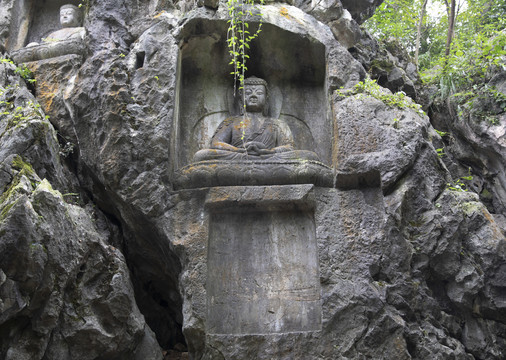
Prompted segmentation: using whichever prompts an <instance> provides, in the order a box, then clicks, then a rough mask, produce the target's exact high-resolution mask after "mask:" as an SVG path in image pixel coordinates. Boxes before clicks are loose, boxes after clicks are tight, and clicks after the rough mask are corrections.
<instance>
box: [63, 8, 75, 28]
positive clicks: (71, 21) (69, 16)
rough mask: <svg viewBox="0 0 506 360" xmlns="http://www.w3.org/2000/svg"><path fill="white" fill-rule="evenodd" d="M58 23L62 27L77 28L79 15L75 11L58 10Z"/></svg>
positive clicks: (68, 9) (69, 9)
mask: <svg viewBox="0 0 506 360" xmlns="http://www.w3.org/2000/svg"><path fill="white" fill-rule="evenodd" d="M60 23H61V25H62V27H64V28H68V27H78V26H79V14H78V13H77V11H76V10H75V9H71V8H67V9H61V10H60Z"/></svg>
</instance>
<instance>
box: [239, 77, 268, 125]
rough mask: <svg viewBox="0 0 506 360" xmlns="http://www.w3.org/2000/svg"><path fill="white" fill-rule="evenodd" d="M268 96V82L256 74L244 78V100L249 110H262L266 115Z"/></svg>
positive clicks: (254, 111) (253, 111) (255, 111)
mask: <svg viewBox="0 0 506 360" xmlns="http://www.w3.org/2000/svg"><path fill="white" fill-rule="evenodd" d="M268 97H269V94H268V88H267V82H266V81H265V80H263V79H260V78H257V77H255V76H252V77H249V78H247V79H244V100H245V103H246V111H247V112H252V113H258V112H262V113H264V115H265V110H266V104H267V99H268Z"/></svg>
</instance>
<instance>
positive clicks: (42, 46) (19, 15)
mask: <svg viewBox="0 0 506 360" xmlns="http://www.w3.org/2000/svg"><path fill="white" fill-rule="evenodd" d="M67 4H69V5H74V6H78V5H79V1H78V0H16V1H15V4H14V6H13V10H12V11H13V13H12V19H13V21H12V22H11V28H10V35H9V39H8V41H7V50H8V51H9V52H10V54H11V58H12V59H13V60H14V61H15V62H18V63H22V62H29V61H38V60H43V59H49V58H53V57H57V56H62V55H69V54H76V55H83V54H84V50H85V48H84V44H83V41H82V36H83V35H84V28H81V27H75V28H73V29H75V30H74V31H73V32H74V33H75V34H76V35H74V36H72V38H71V39H70V38H69V39H68V40H60V41H56V39H55V40H53V41H52V40H51V39H50V38H49V37H50V35H51V34H54V33H55V32H56V31H58V30H61V29H62V25H61V24H60V8H61V6H63V5H67ZM79 12H80V13H81V14H80V17H81V25H80V26H82V21H83V15H82V10H81V9H79ZM43 39H47V41H46V42H44V41H43ZM34 43H37V45H33V44H34ZM29 44H30V46H28V47H27V45H29Z"/></svg>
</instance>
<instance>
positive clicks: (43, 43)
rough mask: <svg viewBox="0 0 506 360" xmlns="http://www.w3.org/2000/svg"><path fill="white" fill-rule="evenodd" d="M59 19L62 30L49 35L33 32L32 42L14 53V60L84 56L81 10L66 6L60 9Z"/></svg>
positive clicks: (70, 5)
mask: <svg viewBox="0 0 506 360" xmlns="http://www.w3.org/2000/svg"><path fill="white" fill-rule="evenodd" d="M59 19H60V21H59V22H60V26H61V29H58V30H53V31H50V32H49V33H40V30H39V31H36V30H33V31H32V33H31V34H30V36H29V37H28V38H29V39H30V38H31V40H32V41H30V42H29V43H28V44H27V45H26V46H25V47H24V48H21V49H19V50H17V51H13V52H12V53H11V57H12V59H13V60H14V61H15V62H18V63H23V62H29V61H38V60H44V59H49V58H54V57H58V56H63V55H70V54H77V55H82V54H83V53H84V44H83V38H84V34H85V29H84V27H82V14H81V10H80V9H79V7H77V6H75V5H72V4H65V5H63V6H61V7H60V8H59ZM39 27H40V25H39ZM34 33H37V34H34ZM39 37H40V39H39ZM34 38H35V39H34Z"/></svg>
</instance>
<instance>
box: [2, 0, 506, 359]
mask: <svg viewBox="0 0 506 360" xmlns="http://www.w3.org/2000/svg"><path fill="white" fill-rule="evenodd" d="M379 3H381V1H358V2H351V1H343V2H340V1H327V2H325V1H324V2H312V3H311V4H310V3H309V2H296V1H294V2H288V3H287V2H282V3H278V2H273V3H269V4H268V5H265V6H264V7H263V8H262V13H263V16H264V17H263V25H262V32H261V33H260V35H259V37H258V38H257V39H256V40H255V41H254V42H253V43H252V44H251V49H250V51H251V53H250V55H251V56H250V60H249V62H248V65H247V66H248V71H249V72H250V73H249V74H247V75H255V76H258V77H264V78H265V79H266V80H267V81H268V82H269V86H270V89H269V98H270V100H269V105H270V108H269V111H270V116H272V117H276V118H282V119H283V120H284V121H286V122H287V123H288V124H289V126H291V127H293V129H295V130H297V131H293V133H295V134H300V136H298V138H297V139H296V142H297V145H298V146H299V147H300V148H301V149H308V150H311V151H314V152H316V153H317V154H318V155H319V157H320V159H321V160H322V163H324V164H325V166H326V167H328V168H329V177H328V179H327V178H326V179H327V180H326V182H325V186H319V184H318V183H316V184H314V183H313V184H301V183H300V182H297V181H294V182H293V183H290V184H279V183H277V182H276V183H272V185H266V184H257V186H255V182H254V181H255V178H254V174H252V173H249V172H248V171H246V170H247V169H248V167H244V168H243V169H246V170H245V171H244V173H243V174H241V176H244V177H245V178H247V179H248V180H250V181H247V182H245V184H246V185H245V184H241V185H240V186H234V185H237V184H233V183H228V182H226V181H225V182H221V179H222V178H220V181H219V182H217V183H216V184H214V183H213V184H211V185H213V186H207V187H206V186H202V187H198V186H192V187H191V188H190V189H181V188H180V187H178V184H179V183H180V182H181V179H180V178H178V171H179V170H180V169H185V168H191V166H192V163H191V160H190V159H191V158H192V156H193V154H194V153H195V152H196V151H197V150H199V149H202V148H205V147H206V146H207V145H208V140H209V138H210V137H211V136H212V134H213V132H214V129H216V127H217V126H218V125H219V124H220V121H222V120H223V118H224V117H225V116H227V115H228V114H234V112H237V104H236V103H234V99H235V98H234V94H233V90H232V79H231V77H230V74H229V73H230V71H231V70H230V68H229V67H228V63H229V61H230V60H229V58H228V49H227V46H226V33H227V25H226V24H227V23H226V21H227V14H228V12H227V9H226V8H225V4H224V3H223V2H215V1H203V2H197V3H195V2H193V1H191V2H179V3H177V4H172V3H170V2H168V1H162V0H150V1H142V2H141V1H134V0H111V1H93V0H92V1H88V2H86V4H85V6H84V7H85V9H84V12H85V22H84V26H85V28H86V36H85V46H86V52H85V53H84V55H83V56H82V57H81V56H73V55H69V56H64V57H57V58H53V59H47V60H44V61H36V62H30V63H27V64H26V65H27V67H28V68H29V69H30V70H31V71H32V72H33V74H34V77H35V79H36V80H37V81H36V83H35V84H30V86H29V87H27V86H26V85H25V81H24V79H22V78H21V77H20V76H19V75H18V74H17V73H16V72H15V70H16V66H15V65H12V64H10V63H8V61H2V62H1V63H0V114H1V115H0V190H1V195H0V358H5V359H16V360H17V359H44V360H46V359H47V360H52V359H73V360H74V359H97V360H98V359H132V360H141V359H144V360H151V359H162V358H164V357H165V358H192V359H234V360H237V359H245V360H246V359H248V360H249V359H372V358H374V359H420V360H421V359H433V358H434V359H452V358H454V359H503V358H504V356H505V355H506V354H505V349H506V336H505V333H506V308H505V298H504V294H505V292H506V289H505V287H506V282H505V279H506V266H505V265H504V264H505V263H506V259H505V257H506V240H505V235H504V225H503V223H502V222H503V221H505V219H504V211H505V210H504V209H505V208H504V204H505V203H506V195H505V192H504V191H505V190H504V184H505V183H506V182H505V181H504V163H505V161H506V157H505V153H504V131H503V130H504V129H503V128H504V121H505V119H504V116H503V115H504V113H501V112H500V111H499V110H497V111H498V114H497V115H499V116H498V119H499V120H498V121H499V124H496V125H494V126H485V125H486V124H484V123H480V122H476V121H473V118H472V116H470V117H469V118H467V119H463V120H464V121H462V122H460V123H457V122H453V124H454V125H451V126H450V124H446V126H447V127H446V128H444V127H441V126H440V124H445V123H444V122H443V120H442V116H441V115H439V117H438V114H441V112H439V113H436V112H435V111H433V112H432V113H429V115H430V118H429V117H428V116H426V115H425V114H423V113H421V112H420V111H418V110H416V109H414V108H405V109H399V108H397V107H390V106H388V105H386V104H385V103H384V102H383V101H381V100H378V99H377V98H373V97H370V96H366V95H354V96H342V95H338V94H337V93H336V92H335V90H337V89H338V88H340V87H344V88H351V87H353V86H354V85H355V84H357V83H358V82H359V81H361V80H363V79H364V77H365V76H366V70H370V69H371V64H374V61H375V60H378V59H377V54H378V53H380V52H379V50H378V48H377V43H376V42H375V41H374V40H373V39H371V38H367V36H366V35H364V34H362V33H361V32H360V29H359V28H358V24H359V23H361V22H362V21H363V20H364V19H365V18H366V17H367V16H369V15H370V14H371V13H372V10H374V8H375V7H376V6H378V5H379ZM23 4H25V2H22V1H17V2H16V1H14V0H13V1H3V2H2V3H1V4H0V39H2V42H4V43H3V48H2V50H3V49H10V50H15V49H17V48H19V47H21V46H23V45H24V44H18V43H19V42H20V41H21V40H20V39H21V38H22V36H21V35H22V34H23V31H25V32H26V34H28V33H29V29H28V28H26V29H25V27H26V26H28V25H27V24H28V23H29V21H28V22H27V23H26V24H25V23H24V22H22V21H21V20H19V19H21V18H19V17H18V15H19V12H20V11H21V13H23V14H25V15H26V18H27V19H30V16H32V15H33V14H30V13H29V11H28V10H27V8H25V7H23V6H24V5H23ZM21 5H23V6H21ZM23 11H25V12H23ZM15 19H18V20H15ZM255 26H256V23H255V22H254V21H252V23H251V24H250V28H251V30H253V29H254V28H255ZM20 34H21V35H20ZM26 34H25V35H26ZM27 36H28V35H27ZM4 39H5V41H4ZM16 44H17V45H16ZM16 46H17V47H16ZM397 50H398V49H397ZM397 50H396V49H394V48H393V47H392V48H388V54H390V55H391V56H392V57H395V59H389V60H392V61H393V62H394V63H395V66H394V68H395V69H402V71H403V72H402V71H401V72H400V74H399V71H397V74H396V73H395V72H394V70H395V69H390V70H391V71H389V72H388V73H385V74H386V76H387V78H388V79H387V81H386V83H385V84H384V85H385V86H386V87H388V88H390V89H393V90H399V89H403V90H404V91H406V92H408V91H407V90H406V89H407V88H406V86H407V85H406V84H408V80H410V81H412V83H414V82H415V79H416V74H415V73H414V72H412V71H411V70H409V69H408V68H409V59H407V58H405V57H404V56H403V55H402V54H401V52H399V51H397ZM385 54H386V53H382V54H380V55H381V56H383V55H385ZM388 54H387V55H386V56H387V57H388V56H390V55H388ZM392 54H394V55H392ZM6 55H7V54H6ZM377 64H379V63H377ZM381 64H383V63H381ZM378 71H379V70H378ZM385 71H386V70H385ZM18 72H19V71H18ZM377 74H378V76H379V77H381V76H383V75H385V74H384V73H383V72H381V71H379V72H378V73H377ZM399 79H402V81H403V82H402V84H401V83H400V80H399ZM494 81H495V83H494V84H496V86H497V87H498V88H500V89H503V87H504V80H503V78H501V77H500V76H499V77H497V78H496V79H495V80H494ZM390 85H392V87H391V86H390ZM394 85H395V86H394ZM383 94H384V96H389V95H391V93H390V92H389V90H386V89H385V91H384V93H383ZM477 106H478V105H477ZM479 106H482V107H486V106H487V104H485V103H484V104H482V105H479ZM479 106H478V107H479ZM475 108H477V107H475ZM46 115H48V116H49V118H47V117H46ZM501 116H502V117H501ZM431 124H434V125H435V126H436V128H438V129H439V130H444V131H448V132H449V133H450V134H451V136H453V137H454V139H455V141H452V142H451V147H452V151H448V152H449V153H452V154H454V155H452V156H453V157H450V155H449V156H448V157H441V154H440V152H439V156H438V151H437V150H436V149H440V148H441V147H442V144H445V141H447V139H445V137H443V138H441V136H440V135H439V134H438V133H437V132H435V131H434V128H433V127H432V125H431ZM55 129H56V130H57V131H58V132H56V131H55ZM501 129H502V130H501ZM447 146H448V147H450V145H447ZM449 150H450V149H449ZM467 160H469V162H470V164H469V166H472V167H473V175H475V176H476V178H477V179H480V181H479V182H478V183H477V185H476V187H472V190H474V191H475V192H476V193H475V192H473V191H469V192H463V191H458V190H459V188H458V187H456V186H455V185H456V183H455V180H456V177H455V174H458V176H457V178H459V177H461V176H465V175H466V173H465V171H464V170H467V169H464V168H463V165H462V164H466V161H467ZM478 165H479V166H478ZM199 166H203V167H204V168H205V166H208V167H209V169H212V164H207V165H206V164H201V165H199ZM476 169H480V171H481V172H479V171H477V170H476ZM204 170H206V169H204ZM236 170H237V169H236ZM291 175H293V176H294V177H296V174H295V175H294V174H291ZM220 176H225V177H226V174H223V175H220ZM265 176H267V175H265ZM192 181H193V182H194V184H198V181H199V179H198V178H196V179H192ZM192 184H193V183H192ZM480 184H482V185H481V186H482V187H481V188H480V187H479V186H480ZM224 185H227V186H224ZM483 189H487V191H488V195H487V193H485V192H484V191H483ZM487 196H488V197H487ZM176 354H177V355H176Z"/></svg>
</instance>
